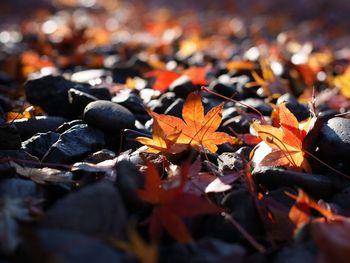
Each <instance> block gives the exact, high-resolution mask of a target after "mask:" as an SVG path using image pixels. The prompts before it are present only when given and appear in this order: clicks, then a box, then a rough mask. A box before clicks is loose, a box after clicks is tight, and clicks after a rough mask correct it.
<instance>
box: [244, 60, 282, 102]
mask: <svg viewBox="0 0 350 263" xmlns="http://www.w3.org/2000/svg"><path fill="white" fill-rule="evenodd" d="M260 66H261V71H262V77H260V76H259V74H258V73H257V72H256V71H252V76H253V78H254V80H255V82H251V83H247V84H246V87H248V88H249V87H252V86H255V85H259V86H261V87H262V90H263V93H264V95H266V96H268V95H273V94H284V93H286V92H288V86H287V84H286V82H285V81H284V80H282V79H280V78H279V77H277V76H276V75H275V73H274V72H273V70H272V69H271V66H270V64H269V61H268V60H267V59H261V60H260Z"/></svg>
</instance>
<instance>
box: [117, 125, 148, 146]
mask: <svg viewBox="0 0 350 263" xmlns="http://www.w3.org/2000/svg"><path fill="white" fill-rule="evenodd" d="M137 137H150V138H151V137H152V135H151V134H150V133H143V132H139V131H135V130H131V129H125V130H124V131H123V137H122V138H123V139H122V151H127V150H129V149H133V150H136V149H137V148H139V147H141V146H143V144H142V143H140V142H138V141H136V138H137Z"/></svg>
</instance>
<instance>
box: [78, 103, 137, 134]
mask: <svg viewBox="0 0 350 263" xmlns="http://www.w3.org/2000/svg"><path fill="white" fill-rule="evenodd" d="M83 119H84V121H85V122H86V123H88V124H91V125H92V126H95V127H97V128H100V129H101V130H103V131H107V132H108V131H109V132H115V131H119V130H121V129H127V128H132V127H133V126H134V124H135V116H134V115H133V114H132V113H131V112H130V111H129V110H128V109H126V108H125V107H123V106H121V105H118V104H116V103H113V102H110V101H103V100H98V101H94V102H91V103H89V104H88V105H87V106H86V107H85V110H84V116H83Z"/></svg>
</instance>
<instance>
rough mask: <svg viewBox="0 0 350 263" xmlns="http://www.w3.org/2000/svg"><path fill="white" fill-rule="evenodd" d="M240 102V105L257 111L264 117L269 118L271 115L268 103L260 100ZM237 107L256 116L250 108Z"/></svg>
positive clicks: (251, 99)
mask: <svg viewBox="0 0 350 263" xmlns="http://www.w3.org/2000/svg"><path fill="white" fill-rule="evenodd" d="M240 102H242V103H244V104H246V105H248V106H250V107H252V108H255V109H257V110H258V111H260V112H261V114H262V115H264V116H270V115H271V113H272V107H271V106H270V105H269V104H268V103H266V102H264V101H263V100H261V99H256V98H249V99H245V100H241V101H240ZM239 107H241V108H243V109H245V110H246V111H247V112H249V113H255V114H256V112H255V111H253V110H252V109H251V108H248V107H246V106H243V105H241V104H239Z"/></svg>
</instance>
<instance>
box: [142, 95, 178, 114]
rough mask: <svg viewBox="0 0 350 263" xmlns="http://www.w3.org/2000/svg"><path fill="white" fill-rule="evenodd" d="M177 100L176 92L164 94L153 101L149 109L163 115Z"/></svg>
mask: <svg viewBox="0 0 350 263" xmlns="http://www.w3.org/2000/svg"><path fill="white" fill-rule="evenodd" d="M175 100H176V95H175V93H174V92H169V91H168V92H166V93H163V94H162V95H161V96H160V97H159V98H158V99H156V100H151V101H150V102H149V103H148V104H147V107H148V108H149V109H150V110H151V111H154V112H156V113H159V114H162V113H164V111H165V110H166V109H167V108H168V107H169V106H170V105H171V104H172V103H173V102H174V101H175Z"/></svg>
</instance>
